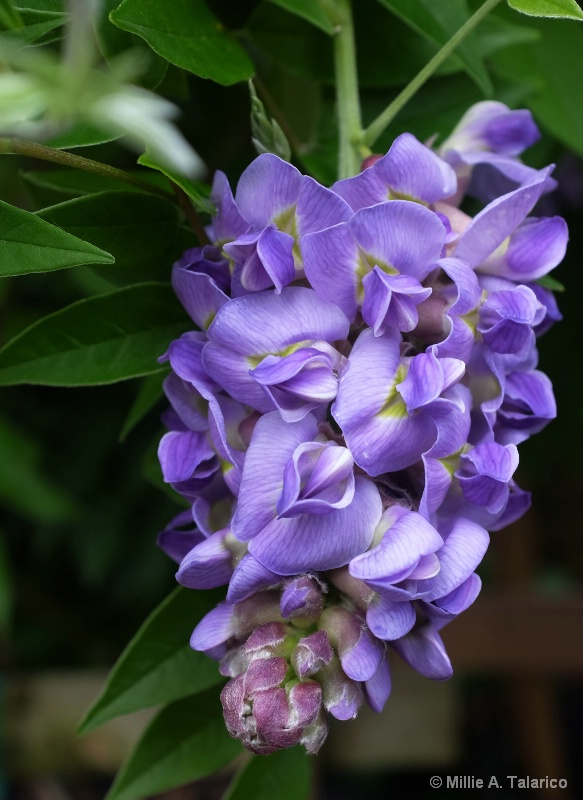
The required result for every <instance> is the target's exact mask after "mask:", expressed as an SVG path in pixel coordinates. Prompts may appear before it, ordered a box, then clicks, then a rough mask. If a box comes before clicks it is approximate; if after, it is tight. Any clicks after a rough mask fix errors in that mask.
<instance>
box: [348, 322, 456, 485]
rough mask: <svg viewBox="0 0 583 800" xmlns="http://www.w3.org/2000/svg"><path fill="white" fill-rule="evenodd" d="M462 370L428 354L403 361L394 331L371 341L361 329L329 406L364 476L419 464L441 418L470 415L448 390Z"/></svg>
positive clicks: (433, 437)
mask: <svg viewBox="0 0 583 800" xmlns="http://www.w3.org/2000/svg"><path fill="white" fill-rule="evenodd" d="M389 334H390V335H389ZM464 367H465V365H464V363H463V362H462V361H460V360H458V359H453V358H443V359H440V358H438V357H437V356H436V355H435V352H434V351H433V350H429V351H428V352H427V353H422V354H419V355H417V356H414V357H412V358H409V357H406V358H402V357H401V355H400V337H399V336H398V334H396V332H393V331H391V332H387V333H386V334H384V335H383V336H381V337H375V336H374V335H372V331H371V330H365V331H363V332H362V333H361V334H360V336H359V338H358V339H357V340H356V342H355V344H354V347H353V350H352V353H351V354H350V357H349V359H348V367H347V369H346V371H345V372H344V373H343V375H342V376H341V379H340V385H339V388H338V396H337V398H336V401H335V403H334V404H333V406H332V413H333V415H334V418H335V419H336V421H337V422H338V424H339V425H340V426H341V428H342V430H343V433H344V436H345V439H346V442H347V444H348V447H349V448H350V451H351V452H352V454H353V456H354V460H355V461H356V463H357V464H358V465H359V466H360V467H362V468H363V469H364V470H366V472H368V474H369V475H380V474H381V473H383V472H393V471H396V470H399V469H403V468H405V467H408V466H411V465H412V464H414V463H415V462H416V461H419V459H420V458H421V455H422V453H424V452H426V451H427V450H429V449H430V448H431V446H432V445H433V444H434V442H435V441H436V439H437V435H438V426H439V420H440V419H441V418H442V417H443V416H445V415H447V414H450V413H454V414H456V415H461V416H462V417H463V416H464V415H466V414H468V413H469V409H467V408H466V407H465V405H463V404H460V399H459V397H457V396H455V395H452V394H451V392H449V391H448V390H450V388H451V387H452V386H454V384H455V383H456V382H457V381H459V379H460V378H461V377H462V375H463V373H464ZM363 395H364V396H363Z"/></svg>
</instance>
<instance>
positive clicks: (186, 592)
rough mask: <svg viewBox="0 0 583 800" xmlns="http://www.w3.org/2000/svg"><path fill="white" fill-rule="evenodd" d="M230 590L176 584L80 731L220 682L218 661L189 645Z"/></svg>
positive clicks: (131, 646) (123, 657) (139, 634)
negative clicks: (202, 589) (192, 637)
mask: <svg viewBox="0 0 583 800" xmlns="http://www.w3.org/2000/svg"><path fill="white" fill-rule="evenodd" d="M223 596H224V592H222V593H221V592H220V591H217V590H214V591H212V592H208V591H206V592H196V591H193V590H192V589H183V588H182V587H178V588H177V589H175V590H174V591H173V592H172V593H171V594H170V595H169V596H168V597H167V598H166V599H165V600H164V601H163V602H162V603H161V604H160V605H159V606H158V608H157V609H156V610H155V611H153V612H152V614H151V615H150V616H149V617H148V619H147V620H146V621H145V622H144V624H143V625H142V627H141V628H140V630H139V631H138V632H137V633H136V635H135V636H134V638H133V639H132V640H131V642H130V643H129V644H128V646H127V647H126V649H125V650H124V652H123V653H122V654H121V656H120V658H119V660H118V662H117V664H116V665H115V666H114V668H113V669H112V671H111V673H110V675H109V678H108V680H107V683H106V684H105V686H104V688H103V691H102V692H101V694H100V695H99V697H98V698H97V700H96V701H95V702H94V703H93V705H92V706H91V708H90V709H89V710H88V711H87V713H86V714H85V717H84V718H83V720H82V721H81V724H80V725H79V733H87V732H88V731H91V730H93V729H94V728H97V727H98V726H99V725H103V723H104V722H107V721H108V720H110V719H113V718H114V717H119V716H121V715H122V714H129V713H130V712H132V711H137V710H138V709H140V708H149V707H150V706H155V705H159V704H161V703H170V702H172V701H173V700H178V699H179V698H181V697H187V696H188V695H191V694H195V693H197V692H201V691H203V690H204V689H208V688H209V687H210V686H214V685H215V684H217V683H220V682H221V681H222V680H223V678H222V676H221V675H220V673H219V669H218V664H217V663H216V661H212V660H211V659H210V658H208V656H205V655H204V653H197V652H195V651H194V650H192V649H191V647H190V645H189V643H188V642H189V639H190V635H191V634H192V631H193V629H194V627H195V626H196V625H197V624H198V622H199V621H200V620H201V619H202V618H203V616H204V615H205V614H207V613H208V612H209V611H210V610H211V609H212V608H214V607H215V605H216V604H217V603H218V602H220V600H221V599H223Z"/></svg>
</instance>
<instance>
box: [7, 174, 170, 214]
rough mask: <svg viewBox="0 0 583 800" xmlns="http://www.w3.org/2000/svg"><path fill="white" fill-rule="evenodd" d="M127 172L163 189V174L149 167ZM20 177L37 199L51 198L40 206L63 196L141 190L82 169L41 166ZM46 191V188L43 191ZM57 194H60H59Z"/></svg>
mask: <svg viewBox="0 0 583 800" xmlns="http://www.w3.org/2000/svg"><path fill="white" fill-rule="evenodd" d="M126 171H127V172H128V173H129V174H130V175H133V176H134V177H136V178H140V180H144V181H147V182H148V183H151V184H153V185H154V186H158V188H160V189H167V188H168V182H167V181H166V179H165V178H164V176H163V175H159V174H158V173H156V172H152V171H151V170H143V169H140V170H126ZM20 175H21V177H22V178H23V180H24V181H25V182H26V183H27V184H28V185H29V186H31V187H33V192H32V193H33V195H34V197H35V199H37V193H35V191H34V190H37V189H40V190H41V192H39V193H38V198H42V197H52V198H54V199H53V201H52V203H44V205H46V206H48V205H52V204H53V203H57V202H62V201H63V199H65V198H63V196H62V195H65V196H66V199H69V198H71V197H80V196H82V195H86V194H96V193H97V192H107V191H110V192H141V193H143V192H144V190H143V189H141V188H140V187H138V186H132V184H131V183H123V182H122V181H119V180H116V178H110V177H108V176H107V175H97V174H95V173H94V172H84V171H83V170H79V169H43V170H39V171H38V172H37V171H34V170H33V171H30V172H21V173H20ZM45 190H46V191H45ZM59 195H61V196H60V197H59Z"/></svg>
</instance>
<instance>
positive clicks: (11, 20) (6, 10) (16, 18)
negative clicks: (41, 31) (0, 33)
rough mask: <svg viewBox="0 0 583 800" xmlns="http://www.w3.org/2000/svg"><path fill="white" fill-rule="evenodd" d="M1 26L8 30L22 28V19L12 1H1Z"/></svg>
mask: <svg viewBox="0 0 583 800" xmlns="http://www.w3.org/2000/svg"><path fill="white" fill-rule="evenodd" d="M0 26H1V27H2V28H7V29H8V30H11V29H14V28H20V27H21V26H22V17H21V16H20V12H19V11H18V9H17V8H15V6H14V3H13V2H12V0H0Z"/></svg>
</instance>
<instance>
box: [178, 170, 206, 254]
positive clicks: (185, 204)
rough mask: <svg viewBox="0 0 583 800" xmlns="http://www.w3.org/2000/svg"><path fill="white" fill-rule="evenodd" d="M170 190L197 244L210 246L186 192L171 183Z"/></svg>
mask: <svg viewBox="0 0 583 800" xmlns="http://www.w3.org/2000/svg"><path fill="white" fill-rule="evenodd" d="M172 189H173V190H174V194H175V196H176V200H177V202H178V205H179V206H180V208H181V209H182V211H183V212H184V216H185V217H186V219H187V220H188V222H189V224H190V227H191V228H192V230H193V231H194V234H195V236H196V238H197V239H198V241H199V244H201V245H205V244H211V240H210V239H209V237H208V236H207V234H206V231H205V229H204V225H203V224H202V220H201V219H200V217H199V216H198V214H197V213H196V209H195V208H194V206H193V205H192V203H191V202H190V198H189V197H188V195H187V194H186V192H185V191H184V190H183V189H181V188H180V186H178V185H177V184H175V183H172Z"/></svg>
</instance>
